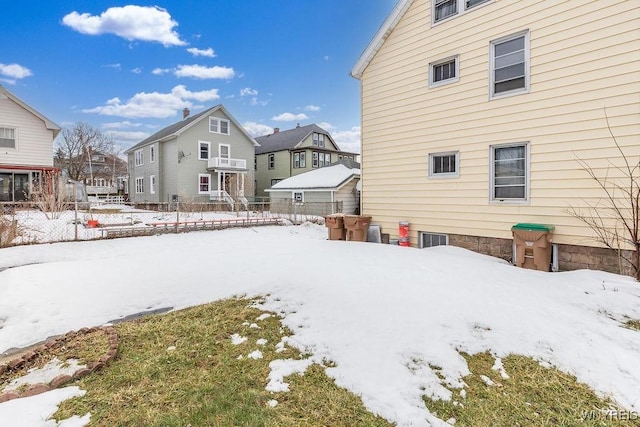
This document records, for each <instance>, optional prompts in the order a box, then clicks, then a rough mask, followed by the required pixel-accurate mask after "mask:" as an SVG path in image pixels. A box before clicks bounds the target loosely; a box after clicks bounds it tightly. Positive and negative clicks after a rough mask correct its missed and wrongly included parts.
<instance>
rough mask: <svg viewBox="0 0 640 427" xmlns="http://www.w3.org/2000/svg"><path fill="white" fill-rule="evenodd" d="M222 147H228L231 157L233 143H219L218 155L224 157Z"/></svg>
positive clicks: (228, 154) (228, 156)
mask: <svg viewBox="0 0 640 427" xmlns="http://www.w3.org/2000/svg"><path fill="white" fill-rule="evenodd" d="M222 147H227V157H226V158H227V159H230V158H231V144H218V157H220V158H222Z"/></svg>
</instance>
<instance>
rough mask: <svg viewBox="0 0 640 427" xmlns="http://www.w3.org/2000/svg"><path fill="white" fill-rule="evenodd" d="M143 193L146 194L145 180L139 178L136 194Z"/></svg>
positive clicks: (137, 179)
mask: <svg viewBox="0 0 640 427" xmlns="http://www.w3.org/2000/svg"><path fill="white" fill-rule="evenodd" d="M142 193H144V178H143V177H140V176H139V177H137V178H136V194H142Z"/></svg>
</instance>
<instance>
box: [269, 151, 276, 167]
mask: <svg viewBox="0 0 640 427" xmlns="http://www.w3.org/2000/svg"><path fill="white" fill-rule="evenodd" d="M267 167H268V168H269V169H275V167H276V155H275V154H269V155H268V156H267Z"/></svg>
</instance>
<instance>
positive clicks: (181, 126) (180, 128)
mask: <svg viewBox="0 0 640 427" xmlns="http://www.w3.org/2000/svg"><path fill="white" fill-rule="evenodd" d="M218 110H219V111H222V112H223V113H224V114H225V116H226V117H227V118H228V119H229V120H230V121H231V122H233V124H234V125H236V127H237V128H238V129H240V131H241V132H242V133H243V134H244V135H245V136H246V137H247V138H248V139H249V140H250V141H251V142H252V143H253V145H254V146H258V143H257V142H256V140H255V139H253V137H252V136H251V135H249V133H248V132H247V131H246V129H245V128H243V127H242V125H241V124H240V123H238V121H237V120H236V119H235V118H234V117H233V116H232V115H231V114H230V113H229V111H228V110H227V109H226V108H225V107H224V105H222V104H218V105H216V106H215V107H211V108H209V109H207V110H204V111H201V112H199V113H198V114H194V115H193V116H189V117H187V118H186V119H182V120H180V121H179V122H176V123H174V124H172V125H169V126H167V127H165V128H163V129H160V130H159V131H158V132H156V133H154V134H153V135H151V136H150V137H148V138H146V139H144V140H142V141H140V142H139V143H137V144H136V145H134V146H133V147H131V148H129V149H128V150H126V151H125V153H131V152H132V151H134V150H136V149H138V148H140V147H144V146H145V145H147V144H150V143H152V142H156V141H162V140H166V139H171V138H174V137H176V136H179V135H180V134H181V133H182V132H184V131H185V130H187V129H189V128H190V127H191V126H193V125H194V124H196V123H198V122H199V121H200V120H203V119H205V118H207V117H209V114H211V113H214V112H216V111H218Z"/></svg>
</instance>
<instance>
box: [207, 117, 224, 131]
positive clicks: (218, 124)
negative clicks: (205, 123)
mask: <svg viewBox="0 0 640 427" xmlns="http://www.w3.org/2000/svg"><path fill="white" fill-rule="evenodd" d="M209 132H211V133H221V134H223V135H229V120H224V119H219V118H218V117H209Z"/></svg>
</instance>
